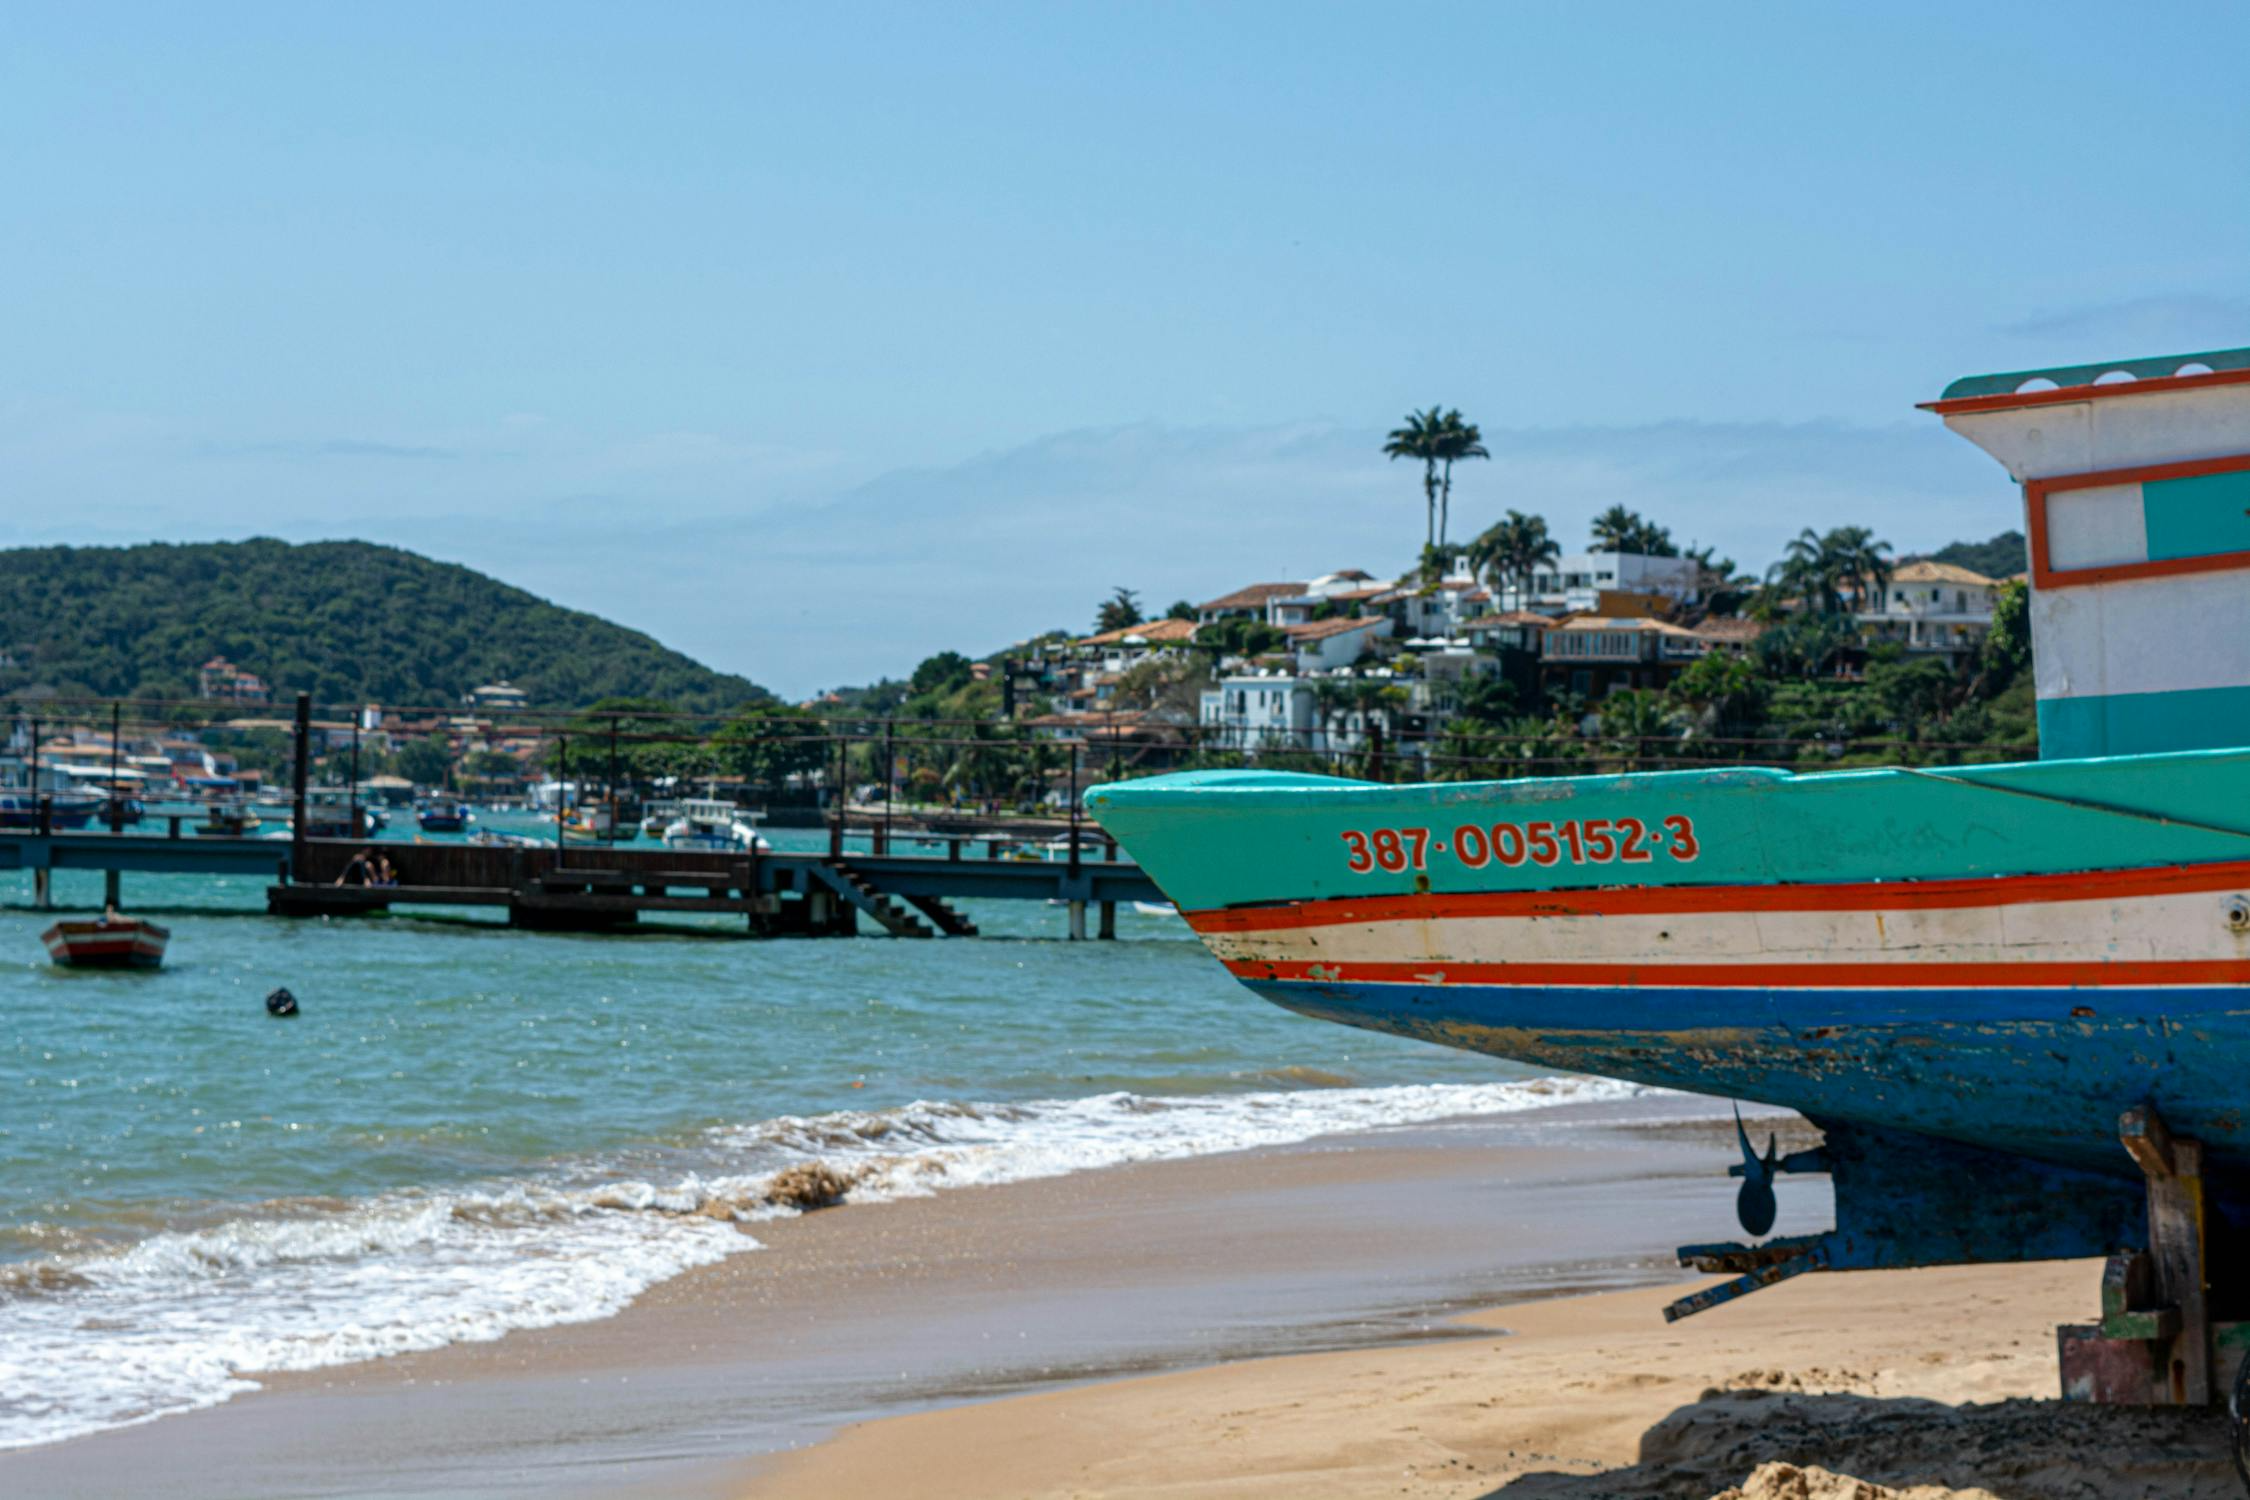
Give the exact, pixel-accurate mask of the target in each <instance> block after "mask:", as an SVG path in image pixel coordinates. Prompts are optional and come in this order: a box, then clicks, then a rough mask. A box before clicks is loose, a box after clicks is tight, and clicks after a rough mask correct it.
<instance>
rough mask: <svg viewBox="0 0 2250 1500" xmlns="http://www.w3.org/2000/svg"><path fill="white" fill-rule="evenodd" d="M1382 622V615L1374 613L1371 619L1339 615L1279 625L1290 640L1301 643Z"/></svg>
mask: <svg viewBox="0 0 2250 1500" xmlns="http://www.w3.org/2000/svg"><path fill="white" fill-rule="evenodd" d="M1384 623H1385V620H1384V617H1383V616H1381V615H1376V616H1374V617H1373V618H1372V619H1361V620H1355V619H1352V618H1350V617H1349V616H1341V615H1340V616H1338V617H1337V618H1335V619H1332V620H1307V621H1306V622H1305V623H1304V624H1302V625H1284V626H1282V627H1281V633H1282V634H1283V635H1285V636H1287V637H1289V639H1290V640H1291V641H1293V642H1296V643H1298V644H1302V643H1303V642H1306V641H1324V640H1327V639H1328V638H1329V637H1330V636H1332V635H1348V634H1350V633H1351V632H1352V631H1355V630H1366V629H1368V628H1369V627H1370V626H1375V625H1381V624H1384Z"/></svg>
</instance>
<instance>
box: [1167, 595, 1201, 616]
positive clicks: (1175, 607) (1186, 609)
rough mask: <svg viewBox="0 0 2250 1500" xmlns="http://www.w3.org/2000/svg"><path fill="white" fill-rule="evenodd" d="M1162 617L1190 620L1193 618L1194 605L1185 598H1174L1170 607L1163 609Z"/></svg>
mask: <svg viewBox="0 0 2250 1500" xmlns="http://www.w3.org/2000/svg"><path fill="white" fill-rule="evenodd" d="M1164 618H1165V619H1167V620H1192V619H1194V618H1195V606H1194V605H1192V604H1190V603H1188V602H1187V601H1186V600H1185V599H1174V600H1173V601H1172V607H1171V608H1170V609H1168V610H1166V611H1164Z"/></svg>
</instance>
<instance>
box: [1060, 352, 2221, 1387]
mask: <svg viewBox="0 0 2250 1500" xmlns="http://www.w3.org/2000/svg"><path fill="white" fill-rule="evenodd" d="M1931 409H1932V410H1934V411H1936V412H1937V413H1938V414H1939V415H1940V416H1942V417H1943V418H1944V420H1945V421H1946V422H1947V424H1948V425H1949V426H1951V427H1953V428H1954V429H1955V430H1956V431H1959V432H1961V433H1962V434H1963V435H1965V436H1967V437H1968V438H1970V439H1971V440H1972V441H1974V442H1976V443H1978V444H1979V445H1980V446H1983V447H1984V448H1986V449H1987V450H1988V451H1990V452H1992V453H1993V454H1994V455H1995V456H1996V457H1998V458H1999V459H2000V460H2001V461H2002V462H2003V463H2004V464H2005V465H2006V466H2007V467H2008V469H2009V471H2010V473H2011V474H2012V475H2013V476H2014V477H2015V478H2016V479H2017V480H2018V481H2019V482H2020V483H2021V484H2022V486H2023V490H2024V496H2025V504H2026V507H2027V516H2028V526H2027V528H2026V530H2027V533H2028V536H2029V539H2030V553H2031V557H2030V563H2031V567H2030V581H2031V585H2032V596H2031V600H2030V606H2029V617H2030V625H2031V631H2032V637H2033V643H2034V660H2035V668H2034V674H2035V687H2036V693H2037V698H2038V715H2039V729H2040V740H2041V753H2042V756H2043V757H2044V758H2043V759H2042V760H2041V761H2039V762H2036V763H2028V764H2015V765H1980V766H1955V767H1942V768H1940V767H1897V768H1886V769H1874V770H1852V771H1839V772H1830V773H1824V774H1793V773H1791V772H1789V771H1786V770H1776V769H1766V768H1759V767H1732V768H1726V769H1712V770H1691V771H1673V772H1663V773H1655V774H1638V775H1604V776H1583V777H1572V778H1563V779H1547V780H1524V781H1514V782H1499V783H1484V784H1430V785H1419V786H1390V785H1379V784H1373V783H1363V782H1353V781H1347V780H1337V779H1331V778H1326V777H1319V776H1307V775H1292V774H1277V773H1267V772H1259V771H1255V770H1251V771H1242V772H1198V773H1190V774H1185V775H1174V776H1163V777H1157V778H1153V779H1150V780H1146V781H1134V782H1126V783H1121V784H1117V785H1111V786H1104V787H1098V788H1096V789H1094V790H1092V791H1090V792H1089V793H1088V794H1087V796H1086V804H1087V806H1088V808H1089V809H1090V810H1091V811H1092V812H1093V813H1094V815H1095V816H1096V817H1098V818H1099V819H1100V820H1101V823H1102V825H1103V827H1104V828H1105V829H1106V830H1108V831H1109V832H1110V833H1112V834H1114V835H1116V836H1117V837H1118V839H1119V840H1120V841H1121V842H1122V843H1123V844H1124V846H1125V847H1126V849H1127V850H1128V851H1130V852H1131V854H1132V855H1133V856H1134V858H1136V859H1137V860H1138V861H1139V862H1140V863H1141V865H1142V866H1143V868H1145V869H1146V870H1148V871H1149V873H1150V874H1151V875H1153V876H1154V877H1155V879H1156V880H1157V882H1158V883H1159V884H1160V885H1161V886H1162V887H1163V888H1164V890H1165V892H1166V893H1167V894H1168V895H1170V896H1172V897H1173V898H1174V899H1175V900H1176V901H1177V902H1178V904H1179V906H1180V908H1181V910H1182V912H1183V914H1184V915H1185V916H1186V917H1187V919H1188V921H1189V923H1190V924H1191V925H1192V926H1193V928H1194V929H1195V931H1196V932H1197V933H1198V934H1199V935H1200V936H1201V937H1202V939H1203V941H1204V942H1205V943H1206V944H1207V945H1208V946H1209V948H1210V950H1211V951H1212V953H1213V954H1215V955H1216V956H1217V957H1218V959H1219V960H1220V961H1221V962H1222V963H1224V964H1225V965H1226V967H1227V969H1228V970H1229V971H1230V972H1231V973H1233V974H1234V975H1235V976H1236V977H1237V978H1238V979H1240V980H1241V981H1242V982H1243V983H1244V984H1246V985H1248V986H1249V987H1250V988H1251V989H1253V990H1255V991H1257V992H1258V993H1260V994H1262V995H1264V996H1266V997H1267V998H1269V999H1272V1000H1274V1001H1277V1002H1279V1003H1280V1004H1282V1005H1284V1006H1287V1007H1289V1008H1290V1009H1292V1010H1295V1011H1299V1012H1301V1013H1303V1014H1306V1015H1310V1016H1317V1017H1322V1018H1325V1019H1328V1020H1333V1021H1340V1022H1344V1023H1346V1024H1349V1025H1353V1026H1360V1027H1367V1028H1370V1029H1374V1030H1378V1031H1387V1032H1396V1033H1400V1034H1403V1035H1407V1036H1413V1037H1420V1038H1424V1039H1427V1040H1430V1041H1434V1042H1440V1043H1443V1044H1445V1045H1448V1046H1453V1047H1463V1048H1469V1049H1473V1050H1477V1051H1482V1052H1489V1053H1492V1054H1495V1055H1497V1056H1501V1057H1506V1058H1512V1059H1517V1060H1520V1061H1524V1062H1530V1063H1535V1064H1539V1065H1542V1066H1546V1067H1554V1068H1564V1069H1569V1070H1572V1071H1576V1072H1582V1073H1594V1074H1600V1075H1604V1076H1608V1077H1613V1078H1621V1079H1628V1080H1632V1081H1634V1082H1638V1083H1644V1084H1652V1085H1660V1086H1665V1087H1671V1088H1680V1089H1689V1090H1694V1091H1697V1092H1701V1093H1709V1094H1721V1095H1727V1096H1732V1097H1734V1098H1738V1099H1751V1100H1760V1101H1763V1102H1766V1103H1769V1104H1776V1105H1783V1106H1787V1107H1789V1108H1792V1109H1797V1110H1800V1111H1802V1112H1803V1113H1804V1114H1805V1115H1806V1116H1808V1117H1809V1118H1810V1119H1812V1120H1813V1121H1814V1122H1815V1123H1816V1124H1818V1125H1819V1126H1821V1127H1822V1129H1823V1130H1824V1132H1825V1133H1826V1146H1825V1148H1824V1149H1823V1150H1821V1151H1819V1152H1816V1153H1805V1154H1802V1155H1800V1156H1799V1157H1793V1158H1790V1159H1788V1160H1778V1159H1776V1158H1775V1156H1774V1155H1773V1154H1772V1153H1771V1152H1768V1153H1767V1154H1765V1155H1764V1156H1760V1155H1759V1154H1758V1153H1757V1152H1755V1151H1754V1150H1752V1149H1751V1147H1750V1143H1749V1141H1748V1138H1747V1136H1746V1135H1745V1136H1744V1137H1743V1138H1742V1145H1743V1147H1744V1156H1745V1161H1744V1163H1743V1164H1742V1165H1741V1166H1740V1167H1738V1168H1737V1169H1736V1170H1737V1172H1738V1174H1740V1175H1742V1176H1743V1178H1744V1186H1743V1189H1742V1196H1741V1199H1740V1200H1739V1207H1740V1211H1741V1217H1742V1219H1743V1223H1744V1227H1745V1228H1746V1229H1747V1230H1748V1231H1749V1232H1750V1233H1751V1234H1752V1235H1754V1236H1755V1235H1761V1234H1764V1233H1765V1232H1766V1230H1767V1229H1769V1228H1770V1227H1771V1225H1772V1222H1773V1194H1772V1187H1771V1185H1772V1182H1773V1179H1774V1177H1775V1176H1776V1175H1777V1174H1779V1173H1782V1172H1787V1171H1791V1170H1806V1171H1821V1172H1827V1173H1828V1174H1830V1176H1831V1177H1832V1180H1833V1186H1834V1190H1835V1201H1836V1214H1837V1228H1836V1229H1835V1230H1832V1231H1829V1232H1827V1233H1825V1234H1821V1235H1812V1236H1799V1237H1794V1238H1790V1239H1784V1240H1776V1241H1771V1242H1768V1243H1767V1244H1764V1245H1722V1246H1691V1247H1688V1248H1687V1249H1686V1250H1683V1252H1682V1254H1683V1257H1684V1258H1686V1259H1687V1260H1688V1261H1689V1262H1690V1263H1692V1264H1695V1265H1697V1266H1700V1267H1702V1268H1704V1269H1709V1270H1727V1271H1735V1272H1739V1273H1741V1274H1740V1278H1739V1280H1737V1281H1736V1282H1733V1283H1729V1284H1727V1285H1726V1286H1723V1287H1720V1288H1718V1289H1716V1290H1713V1291H1709V1292H1704V1293H1699V1294H1697V1295H1696V1296H1693V1297H1689V1298H1685V1299H1682V1301H1681V1302H1680V1303H1678V1304H1675V1313H1686V1312H1693V1311H1696V1310H1699V1309H1700V1308H1702V1307H1706V1306H1710V1305H1713V1304H1714V1303H1716V1302H1718V1301H1721V1300H1724V1299H1725V1298H1727V1297H1729V1296H1732V1295H1739V1294H1740V1293H1742V1292H1745V1291H1749V1290H1753V1289H1755V1288H1756V1287H1758V1286H1761V1285H1766V1284H1770V1283H1771V1282H1773V1281H1776V1280H1779V1279H1782V1278H1783V1277H1786V1276H1789V1275H1792V1274H1795V1273H1797V1272H1799V1271H1805V1270H1818V1269H1830V1268H1837V1269H1841V1268H1854V1267H1868V1266H1903V1265H1917V1264H1930V1263H1940V1262H1949V1261H1950V1262H1959V1261H1976V1260H2012V1259H2042V1258H2053V1257H2063V1256H2074V1255H2101V1254H2110V1253H2113V1252H2115V1253H2116V1254H2117V1256H2118V1258H2117V1259H2114V1260H2113V1261H2112V1266H2111V1273H2112V1278H2113V1281H2114V1282H2115V1287H2116V1294H2115V1298H2114V1302H2115V1306H2114V1308H2105V1312H2107V1313H2113V1314H2114V1316H2105V1319H2104V1322H2103V1324H2101V1325H2097V1326H2096V1330H2095V1331H2092V1332H2088V1331H2085V1330H2080V1331H2079V1332H2080V1337H2078V1338H2077V1340H2076V1343H2075V1344H2074V1343H2073V1342H2072V1341H2071V1340H2070V1339H2067V1338H2066V1340H2065V1345H2064V1347H2065V1359H2064V1369H2065V1375H2066V1382H2067V1381H2073V1380H2074V1381H2076V1382H2077V1385H2076V1386H2075V1387H2074V1389H2076V1390H2078V1392H2079V1393H2080V1394H2096V1395H2105V1396H2109V1397H2112V1398H2117V1399H2140V1400H2149V1399H2154V1400H2166V1399H2171V1400H2185V1401H2191V1402H2195V1401H2202V1400H2205V1399H2208V1398H2209V1397H2210V1395H2211V1393H2212V1391H2213V1389H2214V1388H2215V1381H2216V1380H2218V1379H2223V1377H2224V1372H2225V1371H2226V1370H2229V1369H2231V1368H2232V1367H2233V1363H2234V1362H2235V1361H2237V1360H2238V1359H2239V1355H2240V1352H2241V1350H2242V1349H2243V1348H2245V1347H2250V748H2245V747H2250V350H2238V351H2230V352H2227V353H2222V354H2204V355H2194V356H2178V357H2175V358H2171V359H2164V360H2145V361H2130V362H2127V363H2125V364H2122V365H2092V366H2085V367H2077V368H2070V369H2056V370H2043V371H2026V372H2020V373H2016V374H2009V375H2001V376H1984V377H1976V378H1972V379H1970V380H1966V381H1959V382H1956V383H1955V384H1954V385H1953V386H1952V387H1950V388H1949V389H1948V390H1947V392H1946V393H1945V397H1944V398H1943V399H1941V400H1939V401H1937V402H1934V403H1931ZM2190 1200H2192V1213H2190V1212H2189V1209H2188V1208H2186V1207H2182V1206H2180V1205H2183V1204H2186V1203H2188V1202H2189V1201H2190ZM2143 1251H2146V1252H2148V1253H2147V1254H2145V1255H2143V1254H2141V1252H2143ZM2220 1268H2225V1269H2226V1271H2227V1272H2228V1274H2219V1269H2220ZM2152 1287H2153V1288H2154V1290H2151V1288H2152ZM2144 1312H2145V1313H2146V1314H2147V1316H2146V1318H2144V1319H2142V1321H2140V1322H2134V1321H2133V1320H2132V1319H2131V1318H2128V1317H2127V1316H2126V1314H2127V1313H2132V1314H2133V1315H2134V1317H2139V1316H2140V1315H2141V1314H2142V1313H2144ZM2229 1319H2234V1320H2241V1321H2237V1322H2231V1323H2230V1322H2229V1321H2227V1320H2229ZM2074 1349H2075V1350H2076V1352H2075V1354H2074V1353H2073V1350H2074ZM2120 1350H2123V1351H2125V1352H2123V1353H2120V1352H2118V1351H2120ZM2133 1351H2138V1352H2137V1353H2135V1352H2133ZM2074 1361H2075V1363H2074ZM2245 1368H2246V1369H2250V1366H2245ZM2120 1371H2123V1372H2126V1373H2124V1374H2122V1375H2121V1374H2120V1373H2119V1372H2120ZM2215 1371H2216V1372H2218V1373H2217V1374H2216V1375H2215V1373H2214V1372H2215ZM2120 1390H2124V1391H2126V1395H2124V1396H2123V1397H2119V1396H2118V1392H2119V1391H2120ZM2134 1391H2137V1392H2138V1394H2137V1395H2135V1394H2133V1392H2134Z"/></svg>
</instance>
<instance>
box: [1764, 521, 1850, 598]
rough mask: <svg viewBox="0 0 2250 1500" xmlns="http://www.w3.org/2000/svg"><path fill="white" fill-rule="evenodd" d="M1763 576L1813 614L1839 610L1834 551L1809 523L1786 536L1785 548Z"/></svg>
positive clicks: (1840, 596)
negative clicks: (1792, 594) (1786, 543)
mask: <svg viewBox="0 0 2250 1500" xmlns="http://www.w3.org/2000/svg"><path fill="white" fill-rule="evenodd" d="M1766 577H1767V578H1768V580H1769V581H1771V582H1772V583H1774V584H1776V585H1778V586H1779V587H1780V588H1782V589H1784V590H1787V591H1790V592H1794V593H1795V594H1796V595H1797V596H1798V597H1799V598H1801V599H1803V600H1804V602H1805V604H1806V606H1807V607H1808V608H1810V609H1812V610H1813V611H1814V612H1815V613H1818V614H1838V613H1841V612H1842V610H1843V607H1844V601H1843V597H1842V595H1841V594H1839V593H1838V592H1837V588H1836V583H1837V578H1838V569H1837V566H1836V554H1835V552H1834V550H1833V549H1832V548H1830V547H1829V545H1828V542H1827V539H1826V538H1825V537H1823V536H1821V534H1820V533H1819V532H1817V531H1815V530H1813V529H1812V528H1811V527H1810V526H1807V527H1806V528H1805V529H1804V530H1803V531H1800V532H1798V533H1797V535H1796V536H1795V537H1793V538H1791V539H1790V542H1789V550H1788V551H1787V552H1785V553H1783V554H1782V558H1781V561H1779V562H1777V563H1775V564H1774V565H1773V566H1772V567H1771V568H1770V569H1768V570H1767V573H1766Z"/></svg>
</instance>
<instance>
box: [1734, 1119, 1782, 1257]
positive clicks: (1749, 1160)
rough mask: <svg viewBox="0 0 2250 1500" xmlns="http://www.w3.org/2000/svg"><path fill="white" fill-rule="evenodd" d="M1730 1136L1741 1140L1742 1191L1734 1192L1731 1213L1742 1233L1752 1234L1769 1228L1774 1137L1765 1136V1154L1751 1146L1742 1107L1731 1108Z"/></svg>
mask: <svg viewBox="0 0 2250 1500" xmlns="http://www.w3.org/2000/svg"><path fill="white" fill-rule="evenodd" d="M1734 1137H1735V1139H1736V1140H1738V1141H1740V1142H1741V1143H1742V1191H1741V1192H1739V1193H1736V1194H1735V1195H1734V1216H1735V1218H1736V1219H1738V1220H1740V1221H1741V1223H1742V1228H1743V1230H1744V1232H1745V1233H1747V1234H1749V1235H1751V1236H1752V1237H1756V1236H1759V1235H1762V1234H1764V1233H1765V1232H1766V1231H1767V1230H1769V1229H1771V1228H1773V1218H1774V1214H1775V1212H1776V1211H1777V1205H1776V1204H1775V1202H1774V1197H1773V1179H1774V1174H1775V1173H1776V1172H1778V1171H1779V1170H1780V1169H1781V1167H1780V1163H1781V1147H1780V1145H1779V1143H1778V1139H1777V1137H1775V1136H1773V1135H1771V1134H1769V1135H1767V1137H1766V1154H1765V1156H1764V1157H1762V1158H1761V1157H1760V1156H1759V1155H1758V1153H1757V1152H1756V1151H1754V1150H1752V1149H1751V1146H1750V1132H1749V1131H1747V1130H1745V1129H1743V1128H1742V1106H1741V1105H1739V1104H1737V1105H1736V1106H1735V1107H1734Z"/></svg>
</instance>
